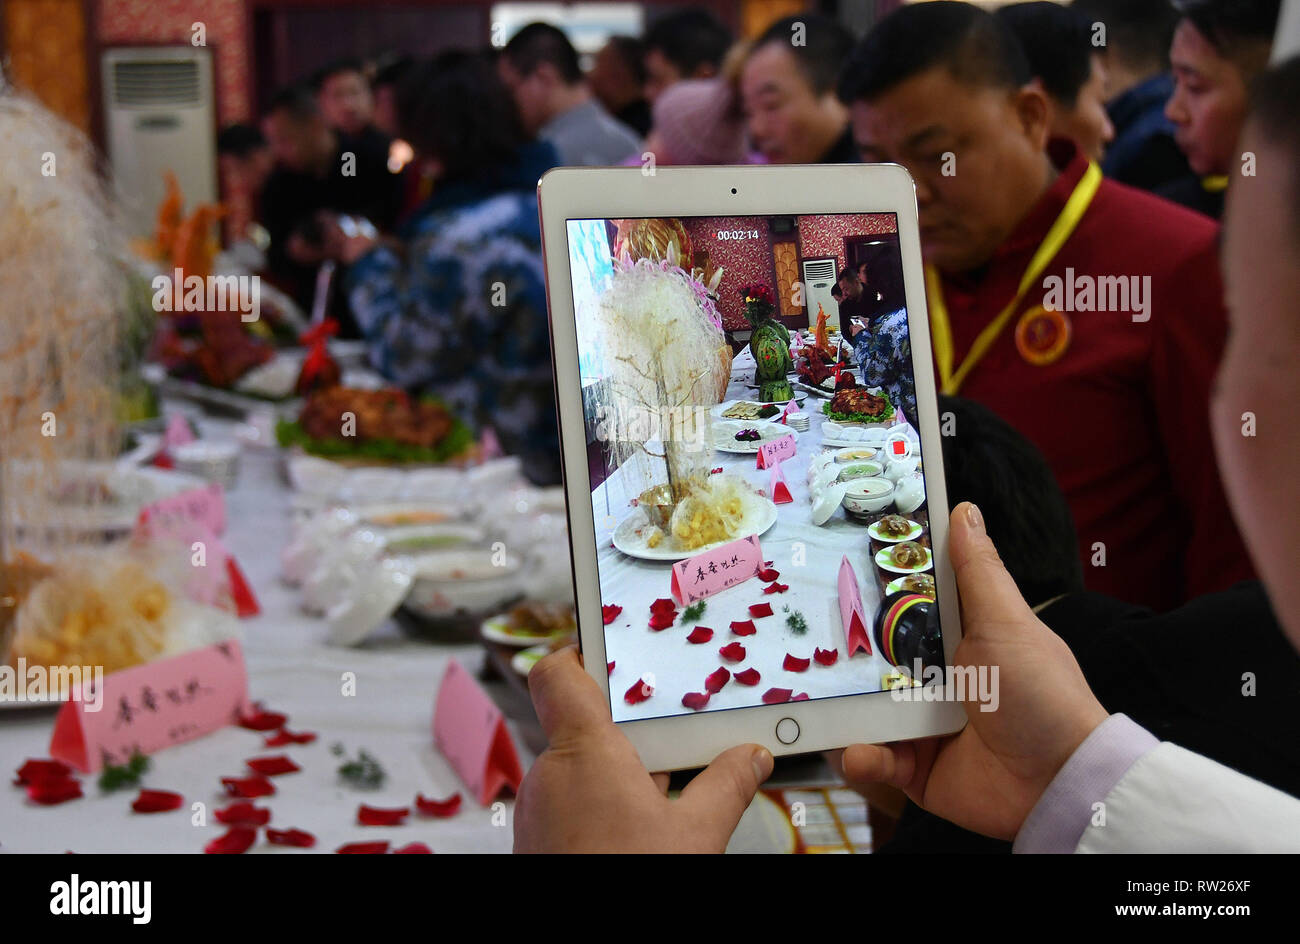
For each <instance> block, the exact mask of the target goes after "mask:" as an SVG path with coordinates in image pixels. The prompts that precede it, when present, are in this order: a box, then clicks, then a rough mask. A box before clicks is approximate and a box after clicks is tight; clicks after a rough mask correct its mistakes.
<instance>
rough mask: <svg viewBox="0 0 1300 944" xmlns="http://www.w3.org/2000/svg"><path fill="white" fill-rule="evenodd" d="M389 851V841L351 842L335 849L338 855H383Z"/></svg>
mask: <svg viewBox="0 0 1300 944" xmlns="http://www.w3.org/2000/svg"><path fill="white" fill-rule="evenodd" d="M387 851H388V843H387V842H350V843H348V844H347V845H345V846H339V847H338V848H337V849H335V850H334V852H335V853H336V854H337V855H383V854H384V853H385V852H387Z"/></svg>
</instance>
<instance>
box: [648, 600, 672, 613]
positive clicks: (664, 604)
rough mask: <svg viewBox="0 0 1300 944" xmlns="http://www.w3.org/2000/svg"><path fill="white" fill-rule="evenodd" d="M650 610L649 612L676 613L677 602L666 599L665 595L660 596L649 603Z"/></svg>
mask: <svg viewBox="0 0 1300 944" xmlns="http://www.w3.org/2000/svg"><path fill="white" fill-rule="evenodd" d="M650 612H651V613H676V612H677V604H676V603H675V602H674V601H672V600H669V599H667V598H666V597H661V598H660V599H658V600H655V601H654V602H653V603H651V604H650Z"/></svg>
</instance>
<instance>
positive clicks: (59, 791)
mask: <svg viewBox="0 0 1300 944" xmlns="http://www.w3.org/2000/svg"><path fill="white" fill-rule="evenodd" d="M80 796H81V781H80V780H74V779H73V778H72V777H46V778H45V779H44V780H33V781H32V782H31V783H29V784H27V798H28V799H29V800H31V801H32V802H33V803H39V804H40V805H41V806H55V805H57V804H59V803H67V802H68V801H69V800H75V799H77V798H79V797H80Z"/></svg>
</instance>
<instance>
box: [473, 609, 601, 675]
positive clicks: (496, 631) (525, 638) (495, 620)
mask: <svg viewBox="0 0 1300 944" xmlns="http://www.w3.org/2000/svg"><path fill="white" fill-rule="evenodd" d="M479 631H480V632H481V633H482V634H483V638H484V639H486V640H487V641H488V642H495V643H500V644H501V645H503V646H519V647H521V648H522V647H534V648H538V649H542V650H543V651H544V652H546V651H549V650H548V649H547V648H546V643H548V642H551V641H552V640H555V639H562V638H564V637H565V636H571V635H573V634H574V633H575V632H577V626H576V624H575V625H573V626H568V627H566V628H564V629H561V630H557V631H556V632H553V633H546V634H545V635H542V636H539V635H537V633H523V632H520V631H519V630H517V629H511V628H510V617H509V616H508V615H506V614H504V613H502V614H501V615H500V616H493V617H492V618H491V619H485V620H484V621H483V622H482V623H480V624H479ZM521 674H523V675H527V674H528V673H527V672H523V673H521Z"/></svg>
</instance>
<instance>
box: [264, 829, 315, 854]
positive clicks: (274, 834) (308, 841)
mask: <svg viewBox="0 0 1300 944" xmlns="http://www.w3.org/2000/svg"><path fill="white" fill-rule="evenodd" d="M266 841H267V842H269V843H270V844H271V845H273V846H297V847H298V848H299V849H310V848H312V847H313V846H314V845H316V837H315V836H313V835H312V834H311V833H309V832H307V831H306V830H302V829H268V830H267V831H266Z"/></svg>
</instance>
